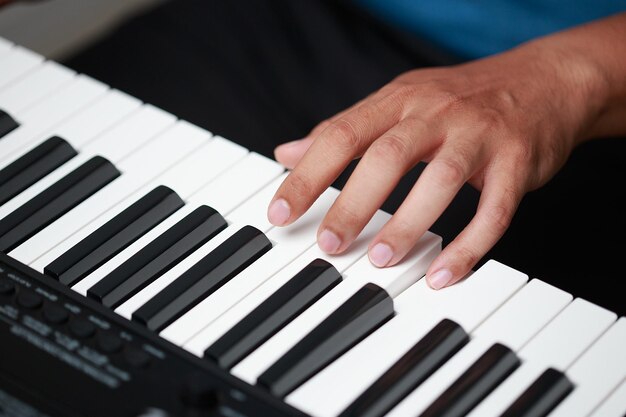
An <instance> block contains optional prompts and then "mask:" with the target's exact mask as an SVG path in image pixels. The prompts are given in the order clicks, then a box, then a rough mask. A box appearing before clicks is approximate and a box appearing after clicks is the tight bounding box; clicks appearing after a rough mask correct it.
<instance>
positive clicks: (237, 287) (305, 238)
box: [160, 188, 339, 346]
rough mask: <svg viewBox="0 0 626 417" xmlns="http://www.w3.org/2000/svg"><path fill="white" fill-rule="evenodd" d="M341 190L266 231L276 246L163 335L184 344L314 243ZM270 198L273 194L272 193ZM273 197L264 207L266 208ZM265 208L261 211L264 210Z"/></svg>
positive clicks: (323, 197) (324, 194) (330, 191)
mask: <svg viewBox="0 0 626 417" xmlns="http://www.w3.org/2000/svg"><path fill="white" fill-rule="evenodd" d="M338 194H339V192H338V191H337V190H335V189H333V188H330V189H328V190H326V191H325V192H324V193H322V195H321V196H320V197H319V198H318V199H317V201H316V202H315V203H314V204H313V205H312V206H311V208H309V210H307V212H306V213H305V214H304V215H303V216H302V217H300V218H299V219H298V220H297V221H296V222H294V224H292V225H290V226H288V227H278V228H273V229H272V230H271V231H270V232H269V233H267V237H268V239H270V241H272V243H273V247H272V249H270V250H269V251H268V252H267V253H265V254H264V255H263V256H262V257H260V258H259V259H258V260H256V261H255V262H254V263H253V264H252V265H250V266H249V267H248V268H246V269H245V270H243V271H242V272H240V273H239V274H237V276H235V277H234V278H233V279H231V280H230V281H228V282H227V283H225V284H224V285H223V286H222V287H221V288H219V289H218V290H217V291H215V292H214V293H213V294H211V295H210V296H208V297H207V298H205V299H204V300H203V301H202V302H200V303H199V304H198V305H196V306H195V307H193V308H192V309H191V310H189V311H188V312H187V313H185V314H184V315H183V316H182V317H180V318H179V319H178V320H176V321H175V322H174V323H172V324H171V325H170V326H168V327H167V328H165V329H163V331H161V333H160V335H161V337H163V338H165V339H167V340H169V341H170V342H172V343H174V344H176V345H179V346H182V345H184V344H185V343H186V342H187V341H188V340H189V339H191V338H192V337H193V336H194V335H196V334H197V333H198V332H200V331H201V330H202V329H203V328H204V327H206V326H208V325H209V324H210V323H211V322H212V321H213V320H215V319H216V318H217V317H219V316H220V315H221V314H222V313H224V312H225V311H227V310H228V309H229V308H230V307H232V306H233V305H234V304H235V303H237V302H238V301H239V300H241V298H243V297H245V296H246V295H248V294H249V293H251V292H252V291H254V289H256V288H257V287H258V286H259V285H261V284H262V283H263V282H265V281H266V280H267V279H269V278H270V277H271V276H272V275H274V274H275V273H276V272H278V271H279V270H281V269H282V268H283V267H285V266H286V265H287V264H289V263H290V262H291V261H292V260H294V259H295V258H297V257H298V256H299V255H301V254H302V253H303V252H304V251H306V250H307V249H308V248H310V247H311V246H312V245H314V244H315V241H316V235H317V233H316V232H317V228H318V227H319V224H320V223H321V221H322V219H323V218H324V216H325V215H326V213H327V212H328V209H329V208H330V206H331V205H332V203H333V202H334V201H335V199H336V198H337V195H338ZM270 198H271V197H270ZM269 202H270V199H268V200H267V201H265V202H264V203H263V205H262V207H264V208H265V210H267V206H268V205H269ZM265 210H262V211H265Z"/></svg>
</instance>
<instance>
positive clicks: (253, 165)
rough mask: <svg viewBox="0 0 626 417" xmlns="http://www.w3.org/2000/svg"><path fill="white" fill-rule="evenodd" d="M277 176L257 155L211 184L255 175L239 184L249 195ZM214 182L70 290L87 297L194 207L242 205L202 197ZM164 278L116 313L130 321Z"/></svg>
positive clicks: (273, 167) (237, 195)
mask: <svg viewBox="0 0 626 417" xmlns="http://www.w3.org/2000/svg"><path fill="white" fill-rule="evenodd" d="M259 168H262V170H261V171H255V170H258V169H259ZM280 172H282V168H281V167H280V166H279V165H278V164H276V163H275V162H273V161H271V160H269V159H267V158H264V157H261V156H260V155H258V154H249V155H248V156H247V157H245V158H244V159H243V160H241V161H239V162H238V163H237V164H235V165H234V166H232V167H231V168H230V169H228V170H226V171H225V172H224V173H223V174H222V175H220V176H218V177H217V178H216V179H215V180H214V181H213V182H218V181H220V182H222V181H228V175H227V174H229V173H236V174H249V175H255V176H254V177H251V178H250V181H248V182H245V183H241V184H240V186H241V187H247V188H248V189H249V191H248V192H249V193H250V194H252V193H254V192H255V191H257V190H258V189H259V188H261V187H262V186H263V185H266V184H267V182H269V181H271V180H272V179H273V178H274V177H275V176H277V175H279V174H280ZM213 182H211V183H209V184H208V185H207V186H206V187H204V188H203V189H202V190H200V191H199V192H197V193H196V194H194V196H195V195H198V196H200V197H198V198H196V197H194V196H192V197H191V198H190V201H189V202H188V204H186V205H185V206H184V207H183V208H181V209H180V210H178V211H177V212H175V213H174V214H172V215H171V216H169V217H168V218H167V219H165V220H164V221H163V222H161V223H160V224H158V225H157V226H156V227H154V228H153V229H152V230H150V232H148V233H146V234H145V235H144V236H142V237H141V238H139V239H138V240H137V241H135V242H134V243H133V244H131V245H130V246H128V247H127V248H125V249H124V250H123V251H122V252H120V253H119V254H117V255H116V256H115V257H113V258H112V259H110V260H109V261H108V262H106V263H105V264H104V265H102V266H101V267H100V268H98V269H96V270H95V271H94V272H92V273H91V274H90V275H88V276H87V277H85V278H84V279H82V280H81V281H79V282H78V283H76V284H75V285H74V286H73V287H72V289H73V290H74V291H77V292H79V293H80V294H83V295H85V294H87V290H88V289H89V288H91V287H92V286H93V285H95V284H96V283H97V282H99V281H100V280H101V279H102V278H104V277H105V276H107V275H108V274H109V273H111V272H112V271H113V270H115V269H116V268H117V267H119V266H120V265H121V264H123V263H124V262H126V261H127V260H128V259H130V258H131V257H132V256H133V255H135V254H136V253H137V252H139V251H140V250H141V249H142V248H143V247H145V246H146V245H147V244H149V243H150V242H152V241H153V240H154V239H156V238H157V237H158V236H159V235H161V234H162V233H163V232H165V231H166V230H168V229H169V228H170V227H172V226H173V225H174V224H176V222H178V221H179V220H181V219H182V218H184V217H185V216H186V215H187V214H189V213H190V212H192V211H193V210H194V209H195V208H196V207H198V205H200V204H206V205H209V206H211V207H212V206H213V205H215V204H211V203H214V202H215V201H216V200H218V199H223V200H231V202H230V203H228V204H231V205H234V206H236V205H238V204H239V203H241V201H238V198H241V194H242V193H240V192H237V193H231V194H221V195H215V194H213V193H210V194H208V195H204V194H203V191H204V190H205V189H208V188H210V187H211V185H212V184H213ZM245 195H248V194H247V193H245ZM201 197H204V198H201ZM221 213H224V212H221ZM224 214H225V213H224ZM165 275H167V274H164V275H163V276H161V277H159V278H158V279H157V280H156V281H154V282H153V283H151V284H150V285H148V286H147V287H146V288H144V289H143V290H142V291H140V292H139V293H137V294H136V295H135V296H133V297H131V298H130V299H129V300H127V301H126V302H125V303H123V304H122V305H120V306H119V307H118V308H117V309H116V312H117V313H118V314H121V315H122V316H124V317H126V318H129V319H130V317H131V315H132V313H133V312H134V311H135V310H136V309H137V308H139V307H141V305H143V304H144V303H145V302H146V301H147V300H149V299H150V298H152V297H153V296H154V295H155V294H156V293H158V292H159V291H160V290H161V289H162V288H164V287H165V286H166V285H167V284H164V283H165V282H167V277H165ZM168 276H169V275H168ZM168 284H169V282H168Z"/></svg>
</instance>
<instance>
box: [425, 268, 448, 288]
mask: <svg viewBox="0 0 626 417" xmlns="http://www.w3.org/2000/svg"><path fill="white" fill-rule="evenodd" d="M426 278H427V280H428V284H429V285H430V286H431V287H432V288H434V289H435V290H439V289H441V288H443V287H445V286H446V285H448V283H449V282H450V281H452V272H450V271H449V270H447V269H445V268H444V269H440V270H439V271H437V272H435V273H434V274H432V275H430V276H428V277H426Z"/></svg>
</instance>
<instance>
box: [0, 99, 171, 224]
mask: <svg viewBox="0 0 626 417" xmlns="http://www.w3.org/2000/svg"><path fill="white" fill-rule="evenodd" d="M175 120H176V119H175V118H174V116H172V115H171V114H168V113H165V112H164V111H162V110H159V109H157V108H155V107H152V106H149V105H144V106H142V107H141V109H140V110H139V111H138V112H136V113H135V114H133V116H132V117H130V118H128V119H126V120H124V121H123V122H122V123H120V124H118V125H116V126H115V128H113V129H110V130H108V131H107V132H105V133H104V134H103V135H101V136H99V137H98V138H97V139H96V140H94V141H93V142H90V143H89V144H88V145H87V146H85V148H84V149H83V150H82V152H81V153H80V154H79V155H78V156H76V157H74V158H72V159H71V160H70V161H68V162H67V163H65V164H63V165H62V166H61V167H59V168H58V169H56V170H55V171H53V172H51V173H50V174H48V175H47V176H45V177H44V178H42V179H41V180H39V181H38V182H36V183H35V184H33V185H32V186H30V187H29V188H27V189H26V190H24V191H23V192H22V193H20V194H18V195H17V196H16V197H14V198H13V199H11V200H9V201H8V202H6V203H5V204H3V205H2V206H0V218H4V217H5V216H6V215H7V214H9V213H11V212H12V211H13V210H15V209H16V208H18V207H20V206H21V205H22V204H24V203H26V202H27V201H29V200H30V199H31V198H33V197H34V196H36V195H37V194H39V193H40V192H42V191H43V190H45V189H46V188H48V187H49V186H51V185H52V184H54V183H55V182H57V181H58V180H60V179H61V178H63V177H64V176H65V175H67V174H69V173H70V172H72V171H73V170H74V169H75V168H77V167H78V166H80V165H81V164H83V163H84V162H85V161H87V160H88V159H89V158H91V157H93V156H95V155H102V156H104V157H105V158H107V159H108V160H109V161H111V162H113V163H117V162H118V161H119V160H120V159H121V158H122V157H124V156H126V155H127V154H129V153H131V152H133V151H135V150H136V149H137V148H139V147H141V146H142V145H143V144H145V143H146V142H148V141H149V140H150V139H152V138H153V137H154V136H155V135H156V134H157V133H159V132H160V131H162V130H164V129H166V128H167V127H169V126H171V125H172V124H173V123H174V121H175Z"/></svg>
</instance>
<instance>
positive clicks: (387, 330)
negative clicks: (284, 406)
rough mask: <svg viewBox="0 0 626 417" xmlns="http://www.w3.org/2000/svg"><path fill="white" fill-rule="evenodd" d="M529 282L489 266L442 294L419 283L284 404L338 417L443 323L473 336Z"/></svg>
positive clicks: (501, 267) (510, 271)
mask: <svg viewBox="0 0 626 417" xmlns="http://www.w3.org/2000/svg"><path fill="white" fill-rule="evenodd" d="M527 279H528V277H527V276H526V275H524V274H522V273H520V272H518V271H515V270H513V269H511V268H509V267H507V266H505V265H502V264H500V263H498V262H495V261H489V262H487V263H486V264H485V265H484V266H483V267H482V268H480V269H479V270H478V271H477V272H475V273H474V274H473V275H472V276H470V277H469V278H467V279H465V280H464V281H462V282H459V283H457V284H455V285H453V286H451V287H448V288H445V289H443V290H439V291H436V290H433V289H431V288H430V287H428V285H427V284H426V282H425V281H424V280H421V281H419V282H417V283H416V284H413V285H412V286H411V287H410V288H409V289H407V290H406V291H405V292H403V293H402V294H400V295H399V296H398V298H397V299H396V301H395V303H394V307H395V311H396V315H395V316H394V317H393V318H392V319H391V320H389V321H388V322H387V323H385V324H384V325H383V326H381V327H380V328H379V329H378V330H376V331H375V332H374V333H372V334H371V335H370V336H368V337H367V338H366V339H365V340H363V341H362V342H361V343H359V344H358V345H357V346H355V347H354V348H353V349H351V350H350V351H348V352H347V353H346V354H344V355H343V356H341V357H340V358H338V359H337V360H336V361H335V362H333V363H332V364H330V365H329V366H328V367H326V368H325V369H323V370H322V371H320V372H319V373H318V374H317V375H315V376H314V377H313V378H311V379H310V380H309V381H307V382H306V383H305V384H303V385H302V386H301V387H300V388H298V389H297V390H295V391H294V392H293V393H291V394H290V395H288V396H287V398H286V399H285V400H286V401H287V402H288V403H289V404H291V405H293V406H294V407H296V408H298V409H300V410H302V411H304V412H306V413H310V414H312V415H315V416H335V415H338V414H339V413H340V412H341V411H343V410H344V409H345V408H346V407H347V406H348V405H350V404H351V403H352V401H354V400H355V399H356V398H357V397H358V396H359V395H360V394H361V393H362V392H363V391H365V389H367V388H368V387H369V386H370V385H371V384H372V383H374V382H375V381H376V379H377V378H378V377H380V376H381V375H382V374H383V373H384V372H385V371H386V370H387V369H389V368H390V367H391V366H393V364H394V363H395V362H397V361H398V360H399V359H400V358H401V357H402V356H403V355H404V354H405V353H406V352H407V351H408V350H410V349H411V348H412V347H413V345H415V344H416V343H417V342H418V341H419V340H420V339H422V338H423V337H424V336H425V335H426V333H427V332H428V331H430V330H431V329H432V328H433V327H434V326H435V325H436V324H437V323H439V322H440V321H441V320H442V319H444V318H449V319H450V320H453V321H454V322H456V323H457V324H459V325H460V326H461V327H463V328H464V329H465V330H466V331H467V332H470V331H471V330H472V329H474V328H475V327H476V326H477V325H478V324H479V323H481V322H482V321H483V320H484V319H485V318H486V317H487V316H488V315H489V314H491V313H492V312H493V311H494V310H496V309H497V308H498V307H500V305H501V304H502V303H504V302H505V301H506V300H507V299H508V298H509V297H510V296H511V295H512V294H513V293H515V292H516V291H517V290H518V289H519V288H520V287H521V286H522V285H524V284H525V283H526V280H527ZM363 364H367V366H363Z"/></svg>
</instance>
